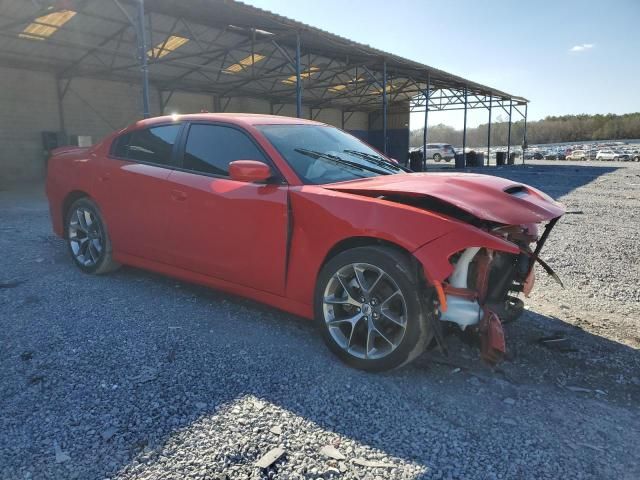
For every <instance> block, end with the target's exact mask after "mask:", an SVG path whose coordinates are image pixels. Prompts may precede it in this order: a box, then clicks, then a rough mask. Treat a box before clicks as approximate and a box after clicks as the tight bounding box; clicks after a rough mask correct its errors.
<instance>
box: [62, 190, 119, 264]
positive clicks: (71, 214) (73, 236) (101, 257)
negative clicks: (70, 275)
mask: <svg viewBox="0 0 640 480" xmlns="http://www.w3.org/2000/svg"><path fill="white" fill-rule="evenodd" d="M66 240H67V245H68V247H69V252H70V253H71V258H73V261H74V262H75V264H76V265H77V266H78V268H80V270H82V271H83V272H85V273H93V274H97V275H99V274H103V273H108V272H111V271H113V270H116V269H117V268H118V267H120V264H118V263H116V262H114V261H113V258H112V254H111V240H110V238H109V233H108V232H107V226H106V224H105V223H104V221H103V220H102V217H101V215H100V210H99V208H98V206H97V205H96V204H95V202H93V201H92V200H90V199H89V198H86V197H85V198H80V199H78V200H76V201H75V202H73V204H72V205H71V207H70V208H69V210H68V211H67V215H66Z"/></svg>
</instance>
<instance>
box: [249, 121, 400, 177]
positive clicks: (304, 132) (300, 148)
mask: <svg viewBox="0 0 640 480" xmlns="http://www.w3.org/2000/svg"><path fill="white" fill-rule="evenodd" d="M257 128H258V129H259V130H260V131H261V132H262V133H263V134H264V136H265V137H267V140H269V142H271V144H272V145H273V146H274V147H275V148H276V150H278V152H280V155H282V156H283V157H284V159H285V160H286V161H287V163H288V164H289V165H290V166H291V168H293V170H294V171H295V172H296V174H297V175H298V177H300V179H301V180H302V181H303V182H304V183H309V184H324V183H334V182H343V181H346V180H355V179H358V178H367V177H376V176H379V175H391V174H395V173H402V172H403V171H405V170H403V169H402V167H400V166H399V165H397V164H395V163H392V162H391V161H389V160H388V159H386V158H385V157H384V156H383V155H382V154H380V153H378V152H377V151H376V150H374V149H373V148H371V147H369V146H368V145H367V144H366V143H363V142H361V141H360V140H358V139H357V138H355V137H354V136H353V135H349V134H348V133H346V132H343V131H342V130H339V129H337V128H334V127H330V126H327V125H260V126H258V127H257Z"/></svg>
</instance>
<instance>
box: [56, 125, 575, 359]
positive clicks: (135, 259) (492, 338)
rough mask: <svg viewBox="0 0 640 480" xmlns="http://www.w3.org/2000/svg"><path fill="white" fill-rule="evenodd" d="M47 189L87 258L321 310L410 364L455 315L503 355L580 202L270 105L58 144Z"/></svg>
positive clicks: (343, 352)
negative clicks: (392, 155)
mask: <svg viewBox="0 0 640 480" xmlns="http://www.w3.org/2000/svg"><path fill="white" fill-rule="evenodd" d="M46 191H47V196H48V199H49V207H50V213H51V219H52V222H53V229H54V231H55V233H56V234H57V235H59V236H60V237H62V238H64V240H65V243H66V246H67V249H68V251H69V254H70V257H71V259H72V261H73V262H74V263H75V264H76V265H77V267H78V268H79V269H80V270H81V271H83V272H85V273H88V274H104V273H108V272H110V271H114V270H115V269H117V268H118V267H119V266H120V264H126V265H132V266H136V267H138V268H145V269H148V270H152V271H155V272H158V273H160V274H164V275H168V276H171V277H176V278H180V279H182V280H185V281H190V282H195V283H200V284H203V285H207V286H209V287H213V288H217V289H220V290H224V291H227V292H230V293H233V294H236V295H241V296H244V297H249V298H252V299H254V300H257V301H260V302H264V303H267V304H269V305H272V306H274V307H277V308H280V309H282V310H285V311H288V312H291V313H294V314H296V315H299V316H302V317H306V318H308V319H310V320H311V319H313V320H315V322H316V324H317V326H318V330H319V332H320V333H321V335H322V338H323V339H324V341H325V342H326V344H327V346H328V347H329V348H330V349H331V351H333V352H334V353H335V354H336V355H337V356H338V357H340V358H341V359H342V360H343V361H344V362H346V363H347V364H349V365H351V366H353V367H357V368H362V369H364V370H387V369H390V368H395V367H400V366H402V365H404V364H406V363H408V362H410V361H411V360H413V359H414V358H416V357H417V356H418V355H420V354H421V353H422V352H423V351H424V350H425V349H426V348H427V346H428V345H429V344H430V343H431V340H433V339H434V338H437V339H441V338H442V335H443V333H442V328H443V325H444V324H445V322H447V323H448V324H449V325H450V326H451V327H453V328H458V329H459V330H464V331H465V333H467V332H471V333H470V334H473V335H475V336H476V340H477V341H478V344H479V345H481V351H482V357H483V358H485V359H486V360H487V361H489V362H491V363H495V362H497V361H500V359H501V358H502V356H503V355H504V353H505V337H504V333H503V329H502V325H501V321H500V317H502V318H503V319H515V318H517V316H518V315H519V314H520V313H521V312H522V309H519V310H517V311H515V312H514V309H513V300H514V298H515V299H517V298H516V297H514V296H513V295H512V292H518V291H523V292H525V293H528V292H529V290H530V289H531V288H532V287H533V285H534V277H533V276H534V270H533V266H534V263H535V262H539V263H541V264H542V265H544V266H545V268H546V269H547V271H550V270H551V269H550V267H548V266H547V265H546V264H545V263H544V261H541V260H540V258H539V252H540V249H541V248H542V246H543V244H544V242H545V240H546V238H547V236H548V233H549V231H550V229H552V228H553V226H554V225H555V223H556V221H557V220H558V219H559V218H560V217H561V216H562V215H563V214H564V213H565V209H564V207H563V206H562V205H560V204H559V203H557V202H556V201H554V200H553V199H552V198H551V197H549V196H548V195H546V194H545V193H543V192H541V191H539V190H537V189H536V188H533V187H530V186H528V185H525V184H522V183H520V182H516V181H513V180H508V179H504V178H499V177H496V176H491V175H479V174H466V173H457V172H456V173H440V174H426V173H408V172H406V171H405V170H404V169H403V168H401V167H400V166H399V165H397V164H396V163H394V162H392V161H390V160H389V159H388V158H387V157H386V156H384V155H383V154H381V153H379V152H378V151H376V150H374V149H373V148H372V147H370V146H368V145H367V144H365V143H363V142H361V141H360V140H358V139H357V138H356V137H353V136H351V135H349V134H348V133H346V132H343V131H342V130H339V129H337V128H335V127H332V126H329V125H325V124H322V123H319V122H313V121H310V120H303V119H300V118H287V117H276V116H270V115H244V114H194V115H174V116H165V117H158V118H151V119H146V120H141V121H139V122H137V123H136V124H134V125H131V126H130V127H128V128H126V129H124V130H119V131H117V132H115V133H114V134H112V135H109V136H108V137H106V139H104V140H103V141H101V142H99V143H98V144H96V145H94V146H92V147H84V148H82V147H62V148H58V149H56V150H54V151H53V152H52V156H51V158H50V159H49V168H48V171H47V184H46ZM543 224H547V226H546V227H545V230H544V234H542V236H540V232H541V228H540V227H541V226H542V225H543ZM534 252H535V253H534ZM91 281H92V280H91V279H90V278H89V277H84V278H83V282H91ZM114 281H116V282H117V281H118V280H117V279H115V280H114ZM101 285H104V284H103V283H100V282H96V283H95V286H94V287H92V288H102V287H101ZM131 302H132V304H133V303H135V299H131ZM235 320H236V321H238V320H237V319H235ZM437 341H438V342H440V341H441V340H437ZM291 361H295V359H293V358H292V359H291ZM321 368H323V369H325V370H326V369H330V368H331V366H329V365H323V366H322V367H321Z"/></svg>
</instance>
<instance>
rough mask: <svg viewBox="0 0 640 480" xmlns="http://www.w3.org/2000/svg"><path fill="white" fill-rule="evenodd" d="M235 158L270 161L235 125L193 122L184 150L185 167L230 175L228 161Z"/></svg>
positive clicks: (203, 171)
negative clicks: (232, 126) (233, 126)
mask: <svg viewBox="0 0 640 480" xmlns="http://www.w3.org/2000/svg"><path fill="white" fill-rule="evenodd" d="M235 160H258V161H260V162H266V161H267V160H266V159H265V157H264V155H263V154H262V152H261V151H260V150H259V149H258V147H256V145H255V144H254V143H253V141H251V139H250V138H249V137H248V136H247V135H246V134H244V133H242V132H241V131H239V130H237V129H235V128H231V127H224V126H220V125H199V124H194V125H191V127H190V128H189V136H188V137H187V143H186V146H185V152H184V164H183V167H184V168H186V169H188V170H195V171H197V172H202V173H209V174H214V175H224V176H227V175H229V163H231V162H233V161H235Z"/></svg>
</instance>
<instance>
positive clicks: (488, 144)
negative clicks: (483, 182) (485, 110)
mask: <svg viewBox="0 0 640 480" xmlns="http://www.w3.org/2000/svg"><path fill="white" fill-rule="evenodd" d="M492 95H493V94H492ZM492 109H493V96H491V97H489V125H488V128H487V166H489V163H490V162H491V113H492Z"/></svg>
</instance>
